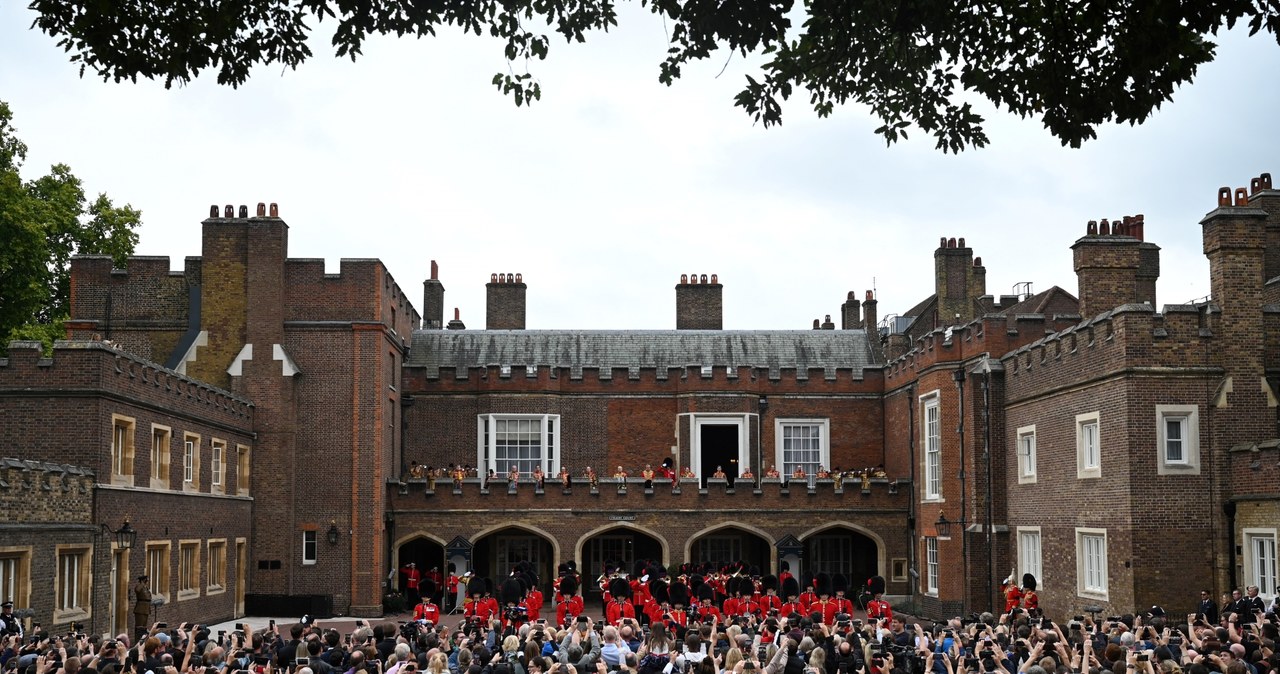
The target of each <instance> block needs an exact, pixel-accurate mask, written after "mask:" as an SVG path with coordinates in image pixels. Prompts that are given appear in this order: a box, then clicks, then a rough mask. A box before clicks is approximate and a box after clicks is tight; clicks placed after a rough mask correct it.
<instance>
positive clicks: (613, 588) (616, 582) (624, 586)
mask: <svg viewBox="0 0 1280 674" xmlns="http://www.w3.org/2000/svg"><path fill="white" fill-rule="evenodd" d="M609 594H610V595H611V596H612V597H613V598H614V599H625V598H628V597H630V596H631V583H628V582H627V579H626V578H614V579H613V580H611V581H609Z"/></svg>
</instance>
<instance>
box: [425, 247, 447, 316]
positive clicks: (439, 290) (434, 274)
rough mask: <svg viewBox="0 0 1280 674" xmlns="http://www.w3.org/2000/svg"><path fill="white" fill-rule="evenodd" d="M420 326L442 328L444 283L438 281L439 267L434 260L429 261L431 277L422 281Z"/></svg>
mask: <svg viewBox="0 0 1280 674" xmlns="http://www.w3.org/2000/svg"><path fill="white" fill-rule="evenodd" d="M422 327H423V328H424V329H426V330H443V329H444V284H443V283H441V282H440V268H439V267H438V266H436V261H435V260H432V261H431V278H429V279H427V280H426V281H423V282H422Z"/></svg>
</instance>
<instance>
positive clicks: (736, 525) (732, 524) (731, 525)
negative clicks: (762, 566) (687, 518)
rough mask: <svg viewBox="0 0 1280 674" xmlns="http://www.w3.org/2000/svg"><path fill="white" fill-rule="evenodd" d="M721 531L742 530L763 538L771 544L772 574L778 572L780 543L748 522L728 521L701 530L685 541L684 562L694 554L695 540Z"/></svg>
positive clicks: (770, 563)
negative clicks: (778, 548) (778, 547)
mask: <svg viewBox="0 0 1280 674" xmlns="http://www.w3.org/2000/svg"><path fill="white" fill-rule="evenodd" d="M721 529H741V530H743V531H747V532H750V533H753V534H755V535H757V536H759V537H760V538H763V539H764V540H765V542H767V543H768V544H769V550H770V551H769V567H770V573H773V572H774V570H776V568H777V566H778V550H777V548H776V547H775V546H776V545H777V543H778V541H777V539H775V538H774V537H773V535H772V534H770V533H769V532H767V531H765V530H764V529H761V528H760V527H757V526H755V525H752V524H747V523H746V522H739V521H737V520H728V521H726V522H718V523H716V524H712V525H710V526H707V527H704V528H702V529H701V530H699V531H696V532H694V533H693V534H691V535H690V536H689V537H688V538H686V539H685V541H684V560H685V561H688V560H689V557H690V555H691V554H692V553H693V542H694V541H695V540H697V539H699V538H702V537H703V536H706V535H707V534H711V533H715V532H717V531H719V530H721Z"/></svg>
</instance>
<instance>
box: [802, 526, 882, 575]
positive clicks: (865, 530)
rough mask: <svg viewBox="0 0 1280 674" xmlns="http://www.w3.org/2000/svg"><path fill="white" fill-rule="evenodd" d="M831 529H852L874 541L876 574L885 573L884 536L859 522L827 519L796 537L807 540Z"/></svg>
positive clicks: (803, 540)
mask: <svg viewBox="0 0 1280 674" xmlns="http://www.w3.org/2000/svg"><path fill="white" fill-rule="evenodd" d="M831 529H848V530H850V531H853V532H854V533H857V534H861V535H863V536H866V537H867V538H870V539H871V540H872V541H874V542H875V544H876V575H879V576H884V575H885V568H886V566H887V562H888V560H887V559H886V557H885V555H886V554H888V553H887V549H886V548H885V545H884V538H882V537H881V536H880V534H878V533H876V532H874V531H872V530H871V529H868V528H866V527H864V526H862V525H860V524H854V523H853V522H849V521H845V520H834V521H829V522H825V523H823V524H820V525H818V526H816V527H814V528H812V529H810V530H808V531H806V532H804V533H802V534H800V535H799V536H797V537H796V538H799V539H800V541H801V542H807V541H808V540H809V538H810V537H811V536H816V535H818V534H820V533H823V532H826V531H829V530H831Z"/></svg>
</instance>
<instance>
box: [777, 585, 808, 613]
mask: <svg viewBox="0 0 1280 674" xmlns="http://www.w3.org/2000/svg"><path fill="white" fill-rule="evenodd" d="M782 594H783V596H785V597H786V598H787V603H785V604H783V605H782V608H780V609H778V615H780V616H782V617H783V618H786V617H789V616H790V615H791V614H793V613H794V614H796V615H800V616H806V615H808V613H806V612H805V608H804V604H801V603H800V583H799V582H797V581H796V577H795V576H788V577H787V578H786V579H784V580H783V581H782Z"/></svg>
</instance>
